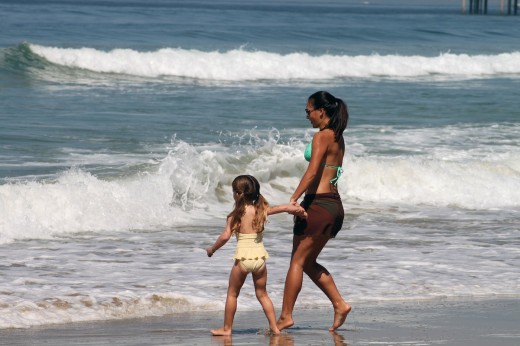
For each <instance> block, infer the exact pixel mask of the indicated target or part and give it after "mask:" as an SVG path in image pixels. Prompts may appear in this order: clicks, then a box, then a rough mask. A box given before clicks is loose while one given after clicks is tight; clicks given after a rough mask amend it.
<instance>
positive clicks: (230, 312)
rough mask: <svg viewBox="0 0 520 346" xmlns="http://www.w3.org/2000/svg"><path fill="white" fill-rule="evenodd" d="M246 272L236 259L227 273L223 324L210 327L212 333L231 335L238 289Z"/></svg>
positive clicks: (244, 278)
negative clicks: (218, 326)
mask: <svg viewBox="0 0 520 346" xmlns="http://www.w3.org/2000/svg"><path fill="white" fill-rule="evenodd" d="M246 277H247V272H246V271H245V270H244V269H242V268H241V267H240V264H239V263H238V261H235V265H233V268H231V273H230V274H229V286H228V291H227V298H226V309H225V310H224V326H222V327H220V328H218V329H212V330H211V331H210V332H211V334H213V335H231V332H232V329H233V319H234V318H235V312H236V311H237V299H238V295H239V294H240V289H241V288H242V286H243V285H244V281H245V280H246Z"/></svg>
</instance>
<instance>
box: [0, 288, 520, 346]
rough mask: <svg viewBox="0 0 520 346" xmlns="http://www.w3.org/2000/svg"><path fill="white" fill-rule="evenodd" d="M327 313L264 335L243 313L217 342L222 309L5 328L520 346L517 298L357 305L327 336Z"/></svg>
mask: <svg viewBox="0 0 520 346" xmlns="http://www.w3.org/2000/svg"><path fill="white" fill-rule="evenodd" d="M332 315H333V312H332V310H331V309H328V308H316V309H298V308H297V309H296V310H295V316H294V317H295V322H296V323H295V326H294V327H292V328H289V329H286V330H284V331H283V332H282V334H281V335H279V336H270V335H268V334H267V331H268V325H267V320H266V319H265V316H264V314H263V312H262V311H261V310H258V311H240V310H239V311H238V312H237V314H236V317H235V324H234V330H233V335H232V336H231V337H215V336H212V335H211V334H210V332H209V330H210V329H212V328H216V327H219V326H220V325H221V323H222V319H223V311H210V312H190V313H181V314H176V315H168V316H162V317H148V318H140V319H131V320H112V321H98V322H85V323H71V324H60V325H51V326H41V327H33V328H29V329H3V330H0V340H2V344H3V345H9V346H17V345H55V346H62V345H63V346H65V345H67V346H69V345H108V344H110V345H111V346H120V345H233V344H237V345H335V346H338V345H350V346H352V345H367V344H377V345H380V344H385V345H439V344H445V345H467V346H470V345H471V346H479V345H482V346H484V345H504V346H505V345H508V346H509V345H519V344H520V330H518V326H519V325H520V299H515V298H498V299H482V300H477V299H475V300H467V299H465V300H461V299H442V300H441V299H438V300H425V301H400V302H395V301H393V302H381V303H362V302H358V303H354V304H353V309H352V311H351V313H350V314H349V316H348V318H347V321H346V323H345V324H344V325H343V326H342V327H341V328H339V329H338V331H337V332H336V333H330V332H328V328H329V326H330V324H331V323H332V317H333V316H332Z"/></svg>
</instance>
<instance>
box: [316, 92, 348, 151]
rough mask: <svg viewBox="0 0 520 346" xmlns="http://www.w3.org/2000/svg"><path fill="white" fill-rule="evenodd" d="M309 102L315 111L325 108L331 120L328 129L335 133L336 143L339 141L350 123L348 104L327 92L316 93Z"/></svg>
mask: <svg viewBox="0 0 520 346" xmlns="http://www.w3.org/2000/svg"><path fill="white" fill-rule="evenodd" d="M309 102H310V103H311V104H312V105H313V107H314V109H319V108H323V109H324V110H325V114H327V116H328V117H329V119H330V121H329V123H328V124H327V126H326V128H329V129H331V130H332V131H334V139H335V140H336V142H337V141H339V139H340V138H341V136H342V135H343V131H345V129H346V128H347V123H348V110H347V105H346V103H345V102H343V100H342V99H339V98H337V97H334V96H332V94H330V93H329V92H327V91H317V92H315V93H314V94H312V95H311V96H309Z"/></svg>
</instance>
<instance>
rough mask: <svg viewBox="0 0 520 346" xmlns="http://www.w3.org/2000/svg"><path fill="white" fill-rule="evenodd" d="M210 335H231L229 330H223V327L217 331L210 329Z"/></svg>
mask: <svg viewBox="0 0 520 346" xmlns="http://www.w3.org/2000/svg"><path fill="white" fill-rule="evenodd" d="M210 332H211V334H213V335H215V336H218V335H231V329H224V327H221V328H219V329H212V330H210Z"/></svg>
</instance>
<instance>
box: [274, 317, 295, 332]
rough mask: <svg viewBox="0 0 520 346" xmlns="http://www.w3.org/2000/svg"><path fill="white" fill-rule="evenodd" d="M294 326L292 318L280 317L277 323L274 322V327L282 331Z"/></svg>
mask: <svg viewBox="0 0 520 346" xmlns="http://www.w3.org/2000/svg"><path fill="white" fill-rule="evenodd" d="M293 325H294V321H293V319H292V317H285V318H282V317H280V318H279V319H278V321H276V326H277V327H278V329H279V330H284V329H285V328H289V327H292V326H293Z"/></svg>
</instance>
